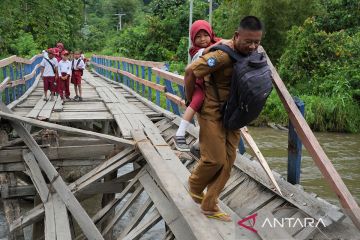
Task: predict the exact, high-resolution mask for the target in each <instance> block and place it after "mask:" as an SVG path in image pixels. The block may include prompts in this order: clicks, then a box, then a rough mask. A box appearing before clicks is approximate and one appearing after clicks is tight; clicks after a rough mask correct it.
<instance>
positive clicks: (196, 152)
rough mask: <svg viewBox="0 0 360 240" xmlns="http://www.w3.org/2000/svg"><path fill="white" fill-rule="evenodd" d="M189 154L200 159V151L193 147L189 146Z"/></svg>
mask: <svg viewBox="0 0 360 240" xmlns="http://www.w3.org/2000/svg"><path fill="white" fill-rule="evenodd" d="M190 153H191V154H192V155H193V156H194V157H196V158H197V159H200V149H199V148H196V147H195V146H194V145H192V146H191V148H190Z"/></svg>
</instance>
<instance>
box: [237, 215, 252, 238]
mask: <svg viewBox="0 0 360 240" xmlns="http://www.w3.org/2000/svg"><path fill="white" fill-rule="evenodd" d="M256 216H257V213H254V214H252V215H250V216H247V217H246V218H244V219H242V220H239V221H238V222H237V223H238V224H239V226H241V227H243V228H246V229H247V230H250V231H252V232H254V233H257V231H256V230H255V229H254V228H253V226H255V222H256ZM250 219H252V220H253V223H252V224H251V225H245V224H244V222H246V221H248V220H250Z"/></svg>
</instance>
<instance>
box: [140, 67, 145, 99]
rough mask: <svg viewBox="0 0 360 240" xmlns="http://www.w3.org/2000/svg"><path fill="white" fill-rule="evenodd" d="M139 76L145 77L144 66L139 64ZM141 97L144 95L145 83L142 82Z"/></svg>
mask: <svg viewBox="0 0 360 240" xmlns="http://www.w3.org/2000/svg"><path fill="white" fill-rule="evenodd" d="M141 78H142V79H145V67H144V66H141ZM141 96H143V97H145V85H144V84H142V95H141Z"/></svg>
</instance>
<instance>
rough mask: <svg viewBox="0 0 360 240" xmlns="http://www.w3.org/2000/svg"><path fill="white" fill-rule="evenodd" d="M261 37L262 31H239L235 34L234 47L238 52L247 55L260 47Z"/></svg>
mask: <svg viewBox="0 0 360 240" xmlns="http://www.w3.org/2000/svg"><path fill="white" fill-rule="evenodd" d="M261 37H262V31H251V30H244V29H241V30H239V31H237V32H235V36H234V47H235V49H236V50H237V51H238V52H240V53H242V54H245V55H249V54H251V53H252V52H254V51H256V50H257V48H258V46H259V45H260V41H261Z"/></svg>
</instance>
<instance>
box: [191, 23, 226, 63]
mask: <svg viewBox="0 0 360 240" xmlns="http://www.w3.org/2000/svg"><path fill="white" fill-rule="evenodd" d="M200 30H205V31H206V32H207V33H208V34H209V36H210V45H209V46H211V45H213V44H214V43H216V42H218V41H220V40H221V38H218V37H215V33H214V32H213V30H212V28H211V26H210V24H209V23H208V22H207V21H205V20H197V21H195V22H194V23H193V24H192V25H191V28H190V38H191V48H190V49H189V54H190V56H191V58H192V57H193V56H194V55H195V54H196V53H197V52H198V51H199V49H201V48H200V47H198V46H195V36H196V34H197V33H198V32H199V31H200Z"/></svg>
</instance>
